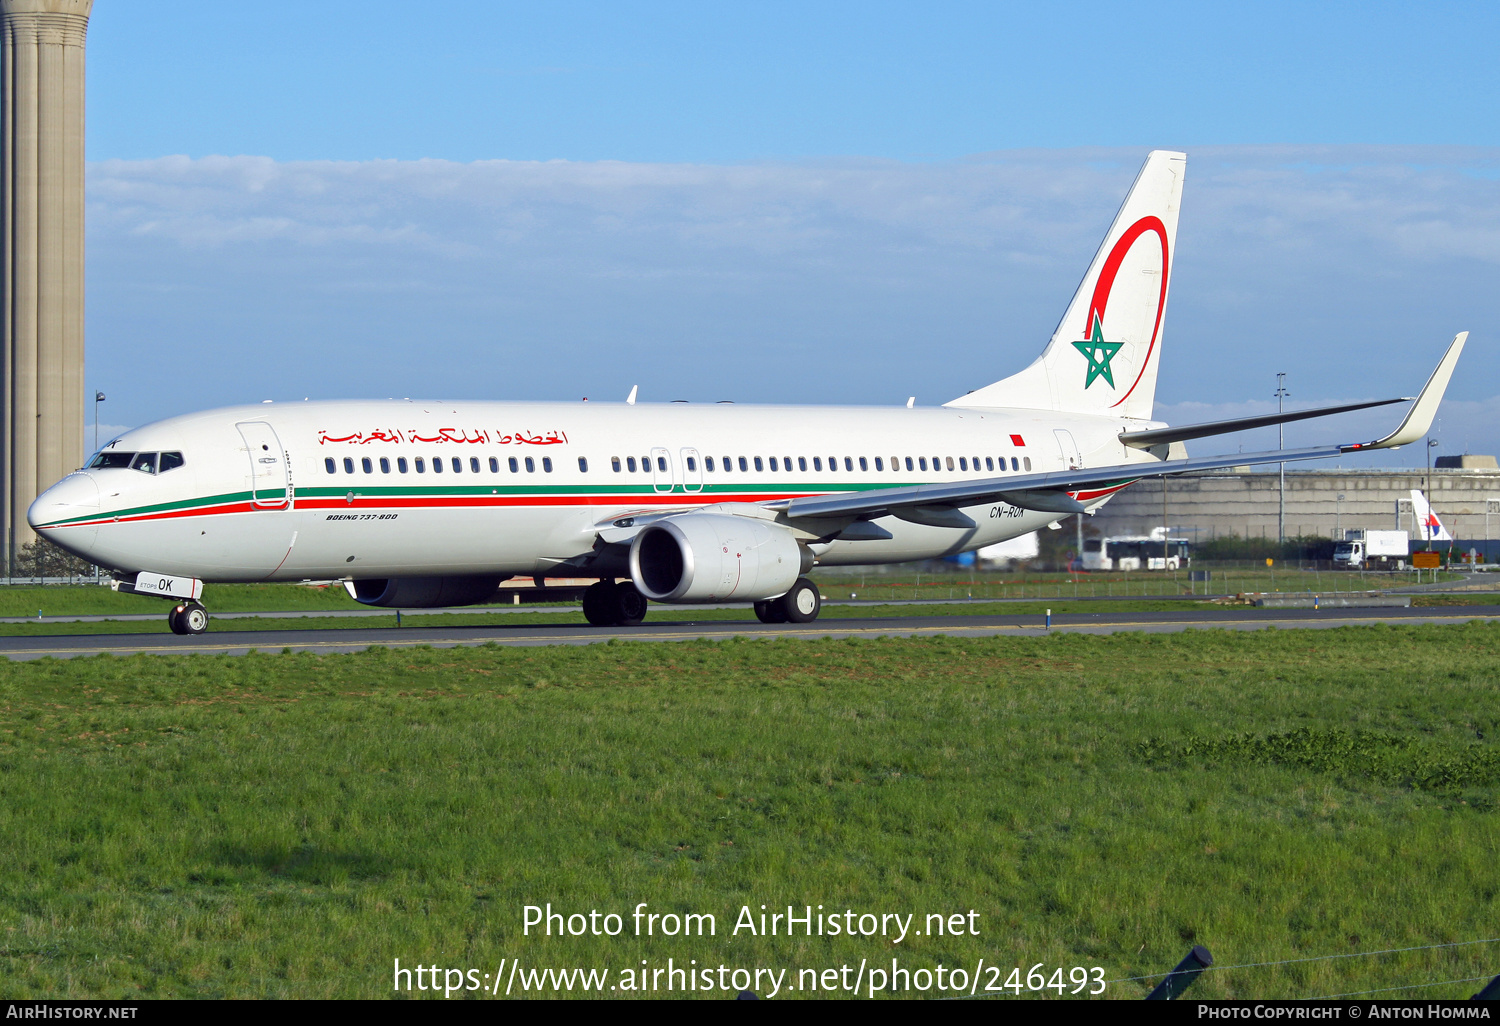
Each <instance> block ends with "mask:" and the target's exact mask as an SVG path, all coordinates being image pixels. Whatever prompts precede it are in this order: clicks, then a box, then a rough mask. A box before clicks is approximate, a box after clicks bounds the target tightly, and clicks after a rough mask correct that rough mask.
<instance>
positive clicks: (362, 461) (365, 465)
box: [359, 456, 375, 474]
mask: <svg viewBox="0 0 1500 1026" xmlns="http://www.w3.org/2000/svg"><path fill="white" fill-rule="evenodd" d="M359 466H360V469H361V470H363V471H364V472H365V473H366V474H373V473H375V464H374V463H371V462H370V457H368V456H361V457H360V458H359Z"/></svg>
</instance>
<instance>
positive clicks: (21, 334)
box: [0, 0, 94, 568]
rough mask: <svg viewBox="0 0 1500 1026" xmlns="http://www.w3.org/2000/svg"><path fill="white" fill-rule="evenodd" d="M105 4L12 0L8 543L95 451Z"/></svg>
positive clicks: (13, 543)
mask: <svg viewBox="0 0 1500 1026" xmlns="http://www.w3.org/2000/svg"><path fill="white" fill-rule="evenodd" d="M93 5H94V3H93V0H0V34H3V49H0V243H3V247H4V251H3V254H0V288H3V291H4V354H3V365H0V367H3V371H0V373H3V375H4V389H3V396H0V399H3V402H4V409H3V412H0V461H3V468H0V473H3V480H0V489H3V494H0V516H3V518H4V522H3V524H0V528H3V533H0V544H3V546H4V552H5V564H6V566H7V568H8V567H9V565H10V563H11V560H12V559H13V558H14V556H15V553H16V551H17V550H19V549H20V548H21V547H22V546H23V545H27V544H30V543H31V542H32V541H33V540H35V538H34V535H33V534H32V532H31V529H30V527H28V526H27V524H26V508H27V507H28V506H29V505H31V500H32V499H34V498H36V496H37V493H38V492H40V491H41V490H42V489H45V488H47V487H48V486H49V485H51V484H52V483H53V482H55V481H57V480H58V479H59V478H61V477H62V476H63V475H65V474H67V473H68V472H69V471H71V470H74V469H76V468H77V467H78V466H79V465H80V464H81V463H82V461H83V458H84V455H85V453H84V451H83V445H84V437H83V423H84V401H83V54H84V49H83V47H84V37H85V34H86V33H87V31H88V24H89V12H90V10H91V9H92V8H93Z"/></svg>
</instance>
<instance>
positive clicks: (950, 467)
mask: <svg viewBox="0 0 1500 1026" xmlns="http://www.w3.org/2000/svg"><path fill="white" fill-rule="evenodd" d="M932 462H933V465H934V466H936V465H937V459H936V458H934V459H933V461H932ZM948 469H949V470H952V469H953V457H952V456H949V457H948Z"/></svg>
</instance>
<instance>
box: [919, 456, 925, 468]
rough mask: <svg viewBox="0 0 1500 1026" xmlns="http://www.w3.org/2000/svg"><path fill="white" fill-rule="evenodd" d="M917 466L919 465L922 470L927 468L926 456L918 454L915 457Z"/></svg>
mask: <svg viewBox="0 0 1500 1026" xmlns="http://www.w3.org/2000/svg"><path fill="white" fill-rule="evenodd" d="M917 466H919V467H921V468H922V469H923V470H926V469H927V457H926V456H918V457H917Z"/></svg>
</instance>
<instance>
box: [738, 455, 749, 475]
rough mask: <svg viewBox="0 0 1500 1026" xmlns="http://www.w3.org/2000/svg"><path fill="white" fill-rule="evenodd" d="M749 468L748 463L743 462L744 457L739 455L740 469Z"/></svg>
mask: <svg viewBox="0 0 1500 1026" xmlns="http://www.w3.org/2000/svg"><path fill="white" fill-rule="evenodd" d="M749 469H750V465H749V464H748V463H746V462H745V457H743V456H741V457H740V470H741V471H746V470H749Z"/></svg>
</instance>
